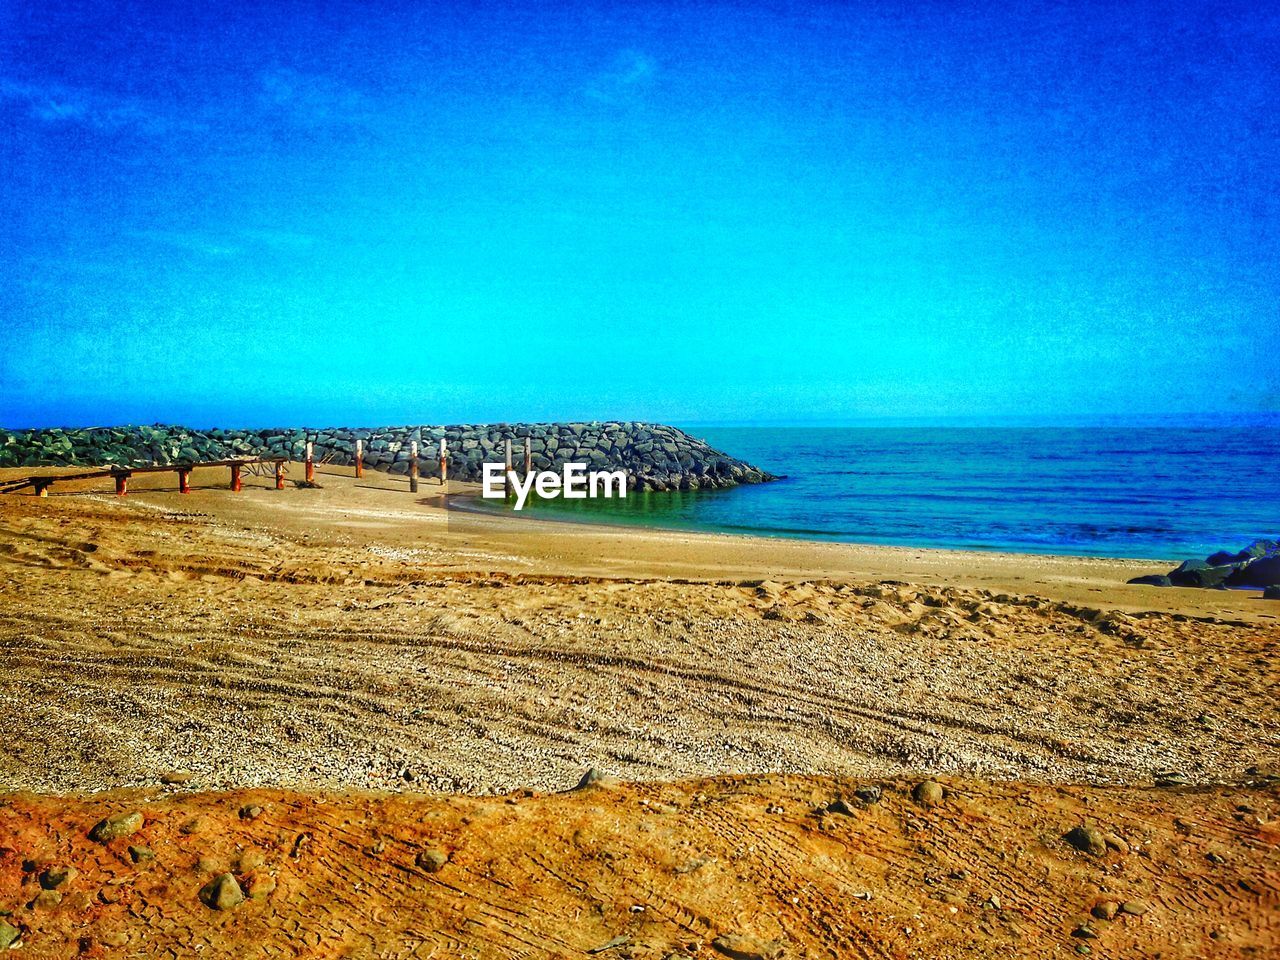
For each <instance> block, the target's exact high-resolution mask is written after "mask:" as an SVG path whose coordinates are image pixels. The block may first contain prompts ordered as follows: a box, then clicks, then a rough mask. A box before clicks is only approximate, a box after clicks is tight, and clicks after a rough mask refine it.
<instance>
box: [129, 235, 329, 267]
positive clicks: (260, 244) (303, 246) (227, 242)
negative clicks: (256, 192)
mask: <svg viewBox="0 0 1280 960" xmlns="http://www.w3.org/2000/svg"><path fill="white" fill-rule="evenodd" d="M129 236H130V237H133V238H134V239H135V240H142V241H145V242H147V243H154V244H158V245H159V246H162V247H169V248H170V249H173V250H181V251H185V252H187V253H195V254H199V255H200V256H202V257H209V258H210V259H214V260H229V259H232V258H235V257H239V256H241V255H243V254H246V253H253V252H254V251H255V250H270V251H272V252H275V253H300V252H302V251H304V250H308V249H310V248H311V247H313V246H314V245H315V242H316V238H315V237H313V236H312V235H311V234H308V233H297V232H295V231H292V230H273V229H251V230H240V231H238V232H236V233H235V234H233V235H232V236H230V237H220V236H212V237H211V236H209V235H208V234H203V233H195V232H184V231H176V230H133V231H131V232H130V233H129Z"/></svg>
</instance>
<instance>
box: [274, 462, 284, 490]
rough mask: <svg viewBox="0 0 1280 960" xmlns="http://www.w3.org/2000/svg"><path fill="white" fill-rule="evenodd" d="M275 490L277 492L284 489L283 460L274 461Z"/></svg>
mask: <svg viewBox="0 0 1280 960" xmlns="http://www.w3.org/2000/svg"><path fill="white" fill-rule="evenodd" d="M276 489H277V490H283V489H284V461H283V460H277V461H276Z"/></svg>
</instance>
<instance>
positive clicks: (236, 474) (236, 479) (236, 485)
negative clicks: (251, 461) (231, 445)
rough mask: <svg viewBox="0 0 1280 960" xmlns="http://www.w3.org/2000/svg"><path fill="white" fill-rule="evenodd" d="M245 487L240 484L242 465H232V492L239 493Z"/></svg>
mask: <svg viewBox="0 0 1280 960" xmlns="http://www.w3.org/2000/svg"><path fill="white" fill-rule="evenodd" d="M243 487H244V485H243V484H242V483H241V482H240V464H238V463H233V464H232V465H231V490H232V492H233V493H239V492H240V491H241V490H242V489H243Z"/></svg>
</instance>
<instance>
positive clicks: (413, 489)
mask: <svg viewBox="0 0 1280 960" xmlns="http://www.w3.org/2000/svg"><path fill="white" fill-rule="evenodd" d="M409 492H410V493H417V492H418V441H417V440H410V441H409Z"/></svg>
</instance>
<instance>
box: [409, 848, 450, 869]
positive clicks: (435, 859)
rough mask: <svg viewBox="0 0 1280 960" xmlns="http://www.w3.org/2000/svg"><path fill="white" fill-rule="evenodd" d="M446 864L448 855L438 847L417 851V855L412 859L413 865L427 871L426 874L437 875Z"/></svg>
mask: <svg viewBox="0 0 1280 960" xmlns="http://www.w3.org/2000/svg"><path fill="white" fill-rule="evenodd" d="M448 862H449V854H447V853H445V852H444V851H443V850H441V849H440V848H439V847H428V848H427V849H426V850H422V851H419V853H418V855H417V856H416V857H414V863H416V864H417V865H418V866H419V867H421V868H422V869H423V870H425V871H427V873H439V872H440V871H441V870H443V869H444V865H445V864H446V863H448Z"/></svg>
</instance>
